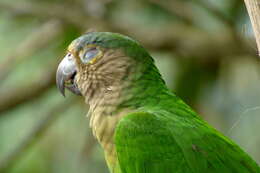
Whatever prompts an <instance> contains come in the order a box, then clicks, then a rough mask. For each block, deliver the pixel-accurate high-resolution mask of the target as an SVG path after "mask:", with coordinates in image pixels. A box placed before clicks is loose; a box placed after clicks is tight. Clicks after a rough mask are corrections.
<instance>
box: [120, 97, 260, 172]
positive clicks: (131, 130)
mask: <svg viewBox="0 0 260 173" xmlns="http://www.w3.org/2000/svg"><path fill="white" fill-rule="evenodd" d="M158 99H159V101H158V104H157V106H155V105H153V106H148V107H146V108H145V107H144V108H143V109H140V110H139V111H136V112H134V113H130V114H128V115H127V116H125V117H124V118H123V119H122V120H121V121H120V122H119V124H118V126H117V129H116V134H115V143H116V151H117V154H118V162H119V165H120V168H121V170H119V171H115V172H116V173H117V172H122V173H204V172H205V173H206V172H207V173H259V172H260V168H259V167H258V165H257V164H256V163H255V161H253V160H252V159H251V158H250V157H249V156H248V155H247V154H246V153H245V152H244V151H243V150H242V149H240V148H239V147H238V146H237V145H236V144H234V143H233V142H232V141H231V140H229V139H227V138H226V137H224V136H223V135H222V134H220V133H219V132H218V131H216V130H215V129H214V128H212V127H210V126H209V125H208V124H207V123H206V122H204V121H203V120H202V119H200V118H199V117H198V116H197V115H196V113H195V112H193V111H192V109H190V108H189V107H188V106H187V105H186V104H185V103H184V102H182V101H181V100H180V99H179V98H177V97H176V96H175V95H173V94H167V93H166V94H164V95H162V96H160V98H158Z"/></svg>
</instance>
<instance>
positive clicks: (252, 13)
mask: <svg viewBox="0 0 260 173" xmlns="http://www.w3.org/2000/svg"><path fill="white" fill-rule="evenodd" d="M244 1H245V4H246V8H247V11H248V14H249V17H250V20H251V23H252V26H253V30H254V33H255V38H256V43H257V48H258V55H259V56H260V2H259V1H258V0H244Z"/></svg>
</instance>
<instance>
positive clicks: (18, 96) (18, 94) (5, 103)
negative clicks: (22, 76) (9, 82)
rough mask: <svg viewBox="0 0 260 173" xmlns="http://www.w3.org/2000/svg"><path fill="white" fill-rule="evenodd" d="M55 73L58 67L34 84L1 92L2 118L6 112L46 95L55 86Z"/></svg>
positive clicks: (44, 74)
mask: <svg viewBox="0 0 260 173" xmlns="http://www.w3.org/2000/svg"><path fill="white" fill-rule="evenodd" d="M55 73H56V66H53V67H50V70H48V71H45V72H44V73H43V75H42V76H40V77H39V78H38V80H37V81H34V82H33V83H32V84H29V85H25V86H17V87H16V88H11V89H6V90H0V100H1V101H0V113H1V114H0V116H2V115H5V114H4V113H3V112H4V111H7V110H10V109H11V108H13V107H15V106H17V105H19V104H22V103H25V102H27V101H32V100H34V99H35V98H38V97H39V96H41V95H42V94H44V93H45V91H47V90H48V89H49V88H50V87H51V86H54V85H55Z"/></svg>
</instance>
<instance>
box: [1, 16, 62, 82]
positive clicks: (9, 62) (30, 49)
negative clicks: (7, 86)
mask: <svg viewBox="0 0 260 173" xmlns="http://www.w3.org/2000/svg"><path fill="white" fill-rule="evenodd" d="M61 31H62V27H61V24H60V22H59V21H58V20H50V21H48V22H46V23H44V24H43V25H42V26H41V27H39V28H38V29H37V30H36V31H35V32H34V33H32V34H31V35H29V36H28V38H26V39H25V40H24V41H23V42H22V43H21V44H20V45H19V46H18V47H17V48H15V49H13V50H14V51H13V52H12V53H11V54H10V56H8V57H7V58H6V60H5V61H4V62H3V63H1V64H0V81H3V80H4V79H6V78H7V76H8V74H9V73H10V72H11V70H12V69H15V68H13V67H14V66H15V65H17V63H19V62H21V61H22V60H24V59H26V58H28V57H29V56H30V55H32V54H34V53H35V52H36V51H37V50H39V49H40V48H43V47H45V46H46V45H48V43H50V42H51V41H52V40H53V39H54V38H55V37H56V36H57V35H58V34H59V33H60V32H61Z"/></svg>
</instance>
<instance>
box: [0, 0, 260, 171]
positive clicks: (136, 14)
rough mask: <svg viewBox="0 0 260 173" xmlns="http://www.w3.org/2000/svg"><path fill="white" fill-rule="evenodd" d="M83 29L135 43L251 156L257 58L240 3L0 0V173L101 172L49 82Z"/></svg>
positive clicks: (70, 105)
mask: <svg viewBox="0 0 260 173" xmlns="http://www.w3.org/2000/svg"><path fill="white" fill-rule="evenodd" d="M89 29H95V30H98V31H112V32H118V33H122V34H125V35H128V36H130V37H133V38H135V39H136V40H138V41H140V42H141V44H143V45H144V47H145V48H146V49H147V50H148V51H149V52H150V53H151V55H152V56H153V57H154V58H155V60H156V64H157V66H158V67H159V69H160V71H161V73H162V74H163V77H164V79H165V80H166V82H167V84H168V86H169V87H170V88H171V89H172V91H174V92H176V93H177V95H179V96H180V97H181V98H183V99H184V100H185V101H186V102H187V103H188V104H190V105H191V106H192V107H193V108H194V109H195V110H196V111H197V112H199V113H200V115H201V116H202V117H203V118H204V119H206V120H207V121H208V122H209V123H210V124H211V125H213V126H214V127H215V128H217V129H218V130H220V131H221V132H222V133H224V134H225V135H227V136H229V137H230V138H232V139H233V140H234V141H235V142H237V143H238V144H239V145H240V146H241V147H242V148H243V149H244V150H245V151H247V152H248V153H249V154H250V155H251V156H252V157H253V158H254V159H255V160H256V161H257V162H258V163H260V149H259V146H260V134H259V131H260V92H259V91H260V90H259V87H260V65H259V60H260V59H259V58H258V57H257V50H256V46H255V41H254V36H253V33H252V29H251V25H250V21H249V18H248V15H247V12H246V8H245V5H244V4H243V1H241V0H218V1H216V0H171V1H169V0H160V1H159V0H131V1H122V0H19V1H10V0H0V52H1V56H0V172H1V173H2V172H4V173H60V172H62V173H73V172H77V173H86V172H89V173H101V172H102V173H108V170H107V167H106V165H105V161H104V158H103V152H102V149H101V147H100V146H99V145H98V144H97V142H96V141H95V139H94V138H93V137H92V134H91V129H89V126H88V118H86V116H85V115H86V113H87V110H88V107H87V106H86V105H85V104H84V100H83V99H82V98H80V97H75V96H73V95H72V94H70V93H69V92H67V97H66V99H65V98H63V97H62V95H61V94H60V93H59V92H58V90H57V89H56V86H55V72H56V68H57V65H58V63H59V61H60V60H61V59H62V58H63V56H64V55H65V50H66V47H67V46H68V44H69V43H70V42H71V41H72V40H73V39H75V38H76V37H78V36H80V35H81V34H83V33H85V32H86V31H87V30H89Z"/></svg>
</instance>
